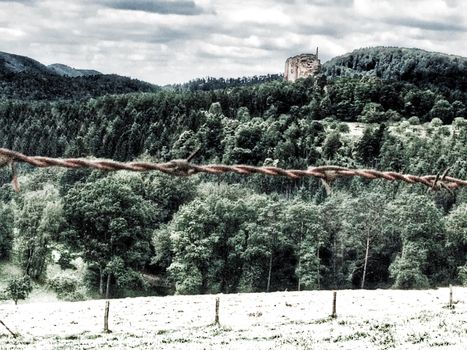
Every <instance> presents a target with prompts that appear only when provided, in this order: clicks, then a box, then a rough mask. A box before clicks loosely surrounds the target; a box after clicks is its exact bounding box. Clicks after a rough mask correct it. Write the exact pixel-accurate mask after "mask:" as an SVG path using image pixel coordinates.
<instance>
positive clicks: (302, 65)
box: [284, 48, 321, 82]
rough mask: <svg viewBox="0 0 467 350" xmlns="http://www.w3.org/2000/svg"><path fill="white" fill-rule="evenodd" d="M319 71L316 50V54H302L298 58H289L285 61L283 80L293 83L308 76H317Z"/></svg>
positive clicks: (319, 65)
mask: <svg viewBox="0 0 467 350" xmlns="http://www.w3.org/2000/svg"><path fill="white" fill-rule="evenodd" d="M320 69H321V62H320V61H319V58H318V48H316V54H312V53H303V54H301V55H298V56H294V57H289V58H287V61H285V73H284V78H285V80H287V81H292V82H294V81H295V80H297V79H299V78H306V77H309V76H310V75H315V74H318V73H319V71H320Z"/></svg>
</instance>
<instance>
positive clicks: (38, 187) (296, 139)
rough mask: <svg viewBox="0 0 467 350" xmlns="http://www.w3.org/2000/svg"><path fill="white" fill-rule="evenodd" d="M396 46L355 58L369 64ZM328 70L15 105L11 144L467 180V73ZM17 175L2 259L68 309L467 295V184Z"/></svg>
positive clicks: (56, 172)
mask: <svg viewBox="0 0 467 350" xmlns="http://www.w3.org/2000/svg"><path fill="white" fill-rule="evenodd" d="M385 50H386V49H384V50H383V49H381V52H379V54H376V52H377V51H378V50H377V49H367V54H366V56H364V55H362V56H361V57H360V56H359V57H357V58H355V57H356V55H354V58H353V59H354V60H356V61H358V62H360V63H358V64H357V63H356V64H355V67H359V66H362V65H363V63H362V62H363V61H364V60H367V59H368V58H369V57H370V58H371V57H379V59H381V58H382V57H383V56H384V53H385V52H386V51H385ZM359 52H362V51H359ZM401 52H402V53H401V55H402V54H404V53H405V54H406V55H412V56H413V57H415V59H414V60H415V62H416V63H417V62H419V64H420V65H423V69H425V70H430V69H434V70H437V69H438V68H439V67H438V66H437V65H436V64H432V65H429V64H426V63H425V59H424V57H425V56H423V52H421V51H417V50H414V51H407V50H401ZM433 55H434V54H432V53H427V54H426V57H425V58H426V60H428V61H430V60H431V59H432V57H433ZM434 56H435V57H438V56H437V55H434ZM442 57H444V56H442ZM464 61H465V59H464ZM339 62H342V61H339ZM400 62H405V59H404V60H400ZM439 62H445V61H444V58H442V59H440V60H439ZM331 63H332V61H331ZM331 63H329V64H328V65H327V66H326V67H325V69H324V72H323V74H320V75H318V76H316V77H310V78H307V79H305V80H299V81H298V82H296V83H293V84H291V83H288V82H285V81H282V80H280V79H277V77H274V76H268V77H266V78H261V77H256V78H251V79H239V80H232V81H229V80H219V81H216V80H215V79H210V80H209V79H208V80H199V81H195V82H191V83H188V84H186V85H185V86H179V87H175V88H170V89H164V90H158V91H155V92H152V93H132V94H125V95H106V96H102V97H97V98H91V99H88V100H81V101H63V100H50V101H24V100H21V101H20V100H12V99H3V100H1V101H0V121H1V123H0V146H2V147H6V148H10V149H14V150H16V151H20V152H24V153H26V154H30V155H33V154H37V155H48V156H57V157H61V156H66V157H99V158H112V159H115V160H121V161H129V160H135V159H143V160H151V161H166V160H170V159H174V158H185V157H187V156H188V155H189V154H191V153H192V152H193V150H195V149H198V148H199V149H200V151H199V153H198V154H197V156H196V158H195V159H194V162H196V163H214V162H217V163H224V164H239V163H242V164H250V165H277V166H281V167H286V168H299V169H306V168H307V167H308V166H316V165H324V164H335V165H342V166H349V167H364V168H377V169H381V170H394V171H401V172H404V173H412V174H416V175H426V174H436V173H439V172H442V171H444V170H445V169H446V168H448V167H449V173H450V174H451V175H453V176H456V177H460V178H464V179H465V178H467V120H466V119H465V118H466V110H465V105H466V103H467V101H466V92H467V91H466V88H465V85H463V84H462V83H461V82H462V79H464V78H465V73H463V74H464V75H463V76H462V78H460V79H459V83H458V84H457V83H456V84H454V83H453V85H449V84H448V83H446V81H447V80H449V79H451V78H452V79H454V77H451V78H449V77H448V76H443V79H441V78H440V79H439V80H436V79H433V80H431V82H432V83H431V84H427V80H425V77H424V76H420V79H417V78H416V77H417V75H413V76H410V79H409V78H407V79H405V75H401V76H399V78H397V79H396V78H395V75H385V74H386V73H384V74H379V73H377V74H367V73H368V72H362V74H357V73H358V72H357V69H356V68H355V67H353V70H354V71H355V74H351V75H350V74H334V73H333V74H330V73H329V72H330V69H331V68H330V67H331ZM339 64H341V63H339ZM352 64H353V63H352ZM443 64H444V63H443ZM456 64H457V63H456ZM336 66H337V64H336ZM430 67H431V68H430ZM464 67H465V66H464ZM396 68H397V67H396V66H395V68H393V69H394V70H396ZM399 68H400V67H399ZM336 69H337V68H336ZM414 69H415V70H414V71H417V69H418V68H417V67H415V68H414ZM420 69H421V68H420ZM362 71H363V70H362ZM366 71H368V69H366ZM430 74H435V73H434V72H431V73H430ZM438 74H440V73H439V72H438ZM334 75H335V76H334ZM242 82H244V83H242ZM256 82H257V83H256ZM19 170H20V183H21V185H22V189H21V191H20V192H19V193H15V192H14V191H13V190H12V189H11V185H10V184H9V183H10V181H11V174H10V173H9V171H8V169H3V170H1V173H0V180H1V183H2V184H3V186H2V187H0V215H1V218H2V220H1V222H0V243H1V244H0V259H3V260H7V261H8V260H9V261H13V262H15V263H17V264H18V266H20V267H21V271H22V273H24V274H26V275H28V276H29V277H30V278H32V279H33V280H34V281H36V283H39V284H46V285H49V286H50V287H51V288H52V289H54V290H56V291H57V293H58V294H59V295H61V296H62V297H64V298H69V299H79V298H84V297H86V295H87V294H86V293H91V294H90V295H92V293H93V292H94V293H97V294H100V295H105V294H107V295H110V296H120V295H134V294H138V293H148V294H155V293H174V292H176V293H216V292H223V293H233V292H249V291H274V290H285V289H287V290H297V289H298V290H302V289H325V288H375V287H391V286H393V287H396V288H427V287H430V286H438V285H444V284H448V283H467V264H466V258H467V256H466V252H467V201H466V199H467V191H466V190H465V189H459V190H456V191H455V192H454V193H450V192H448V191H440V192H434V191H427V189H426V188H425V187H422V186H420V185H407V184H401V183H391V182H385V181H382V180H375V181H368V180H362V179H351V178H348V179H339V180H336V181H335V182H334V183H333V184H332V191H331V192H330V193H328V192H327V191H326V190H325V188H324V187H323V185H322V184H321V183H320V182H319V181H318V180H316V179H302V180H290V179H285V178H273V177H265V176H260V175H252V176H249V177H242V176H240V175H222V176H212V175H197V176H194V177H192V178H175V177H170V176H167V175H162V174H159V173H128V172H119V173H111V172H98V171H90V170H64V169H41V170H38V169H32V168H30V167H29V166H24V165H20V167H19ZM57 264H58V265H59V266H61V268H62V273H61V274H59V275H54V276H52V275H50V274H49V273H48V267H50V266H52V265H57ZM83 266H84V268H83ZM84 287H86V289H85V290H86V291H84V289H83V288H84Z"/></svg>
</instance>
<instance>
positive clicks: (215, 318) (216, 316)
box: [214, 297, 220, 325]
mask: <svg viewBox="0 0 467 350" xmlns="http://www.w3.org/2000/svg"><path fill="white" fill-rule="evenodd" d="M219 303H220V300H219V297H216V315H215V317H214V324H216V325H218V324H219Z"/></svg>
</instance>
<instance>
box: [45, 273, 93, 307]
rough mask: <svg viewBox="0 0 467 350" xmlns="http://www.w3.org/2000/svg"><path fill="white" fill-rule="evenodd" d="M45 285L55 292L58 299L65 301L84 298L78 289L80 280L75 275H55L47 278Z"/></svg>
mask: <svg viewBox="0 0 467 350" xmlns="http://www.w3.org/2000/svg"><path fill="white" fill-rule="evenodd" d="M47 285H48V287H49V288H51V289H52V290H53V291H54V292H55V293H57V297H58V298H59V299H62V300H66V301H80V300H84V299H85V295H83V293H81V292H80V291H79V290H78V289H79V286H80V281H79V280H78V279H77V278H75V277H71V276H67V275H57V276H55V277H53V278H51V279H49V280H48V281H47Z"/></svg>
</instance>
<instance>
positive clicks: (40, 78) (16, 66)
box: [0, 52, 159, 100]
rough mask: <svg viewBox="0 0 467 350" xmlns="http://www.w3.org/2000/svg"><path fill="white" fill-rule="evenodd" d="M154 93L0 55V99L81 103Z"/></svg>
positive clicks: (109, 77) (107, 77)
mask: <svg viewBox="0 0 467 350" xmlns="http://www.w3.org/2000/svg"><path fill="white" fill-rule="evenodd" d="M158 89H159V87H157V86H154V85H152V84H149V83H146V82H142V81H140V80H136V79H131V78H128V77H122V76H119V75H115V74H101V73H99V72H97V71H92V70H81V69H74V68H71V67H68V66H65V65H61V64H54V65H51V66H48V67H47V66H45V65H43V64H42V63H40V62H38V61H35V60H33V59H31V58H29V57H24V56H19V55H13V54H9V53H5V52H0V99H20V100H81V99H87V98H91V97H97V96H102V95H107V94H124V93H132V92H151V91H156V90H158Z"/></svg>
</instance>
